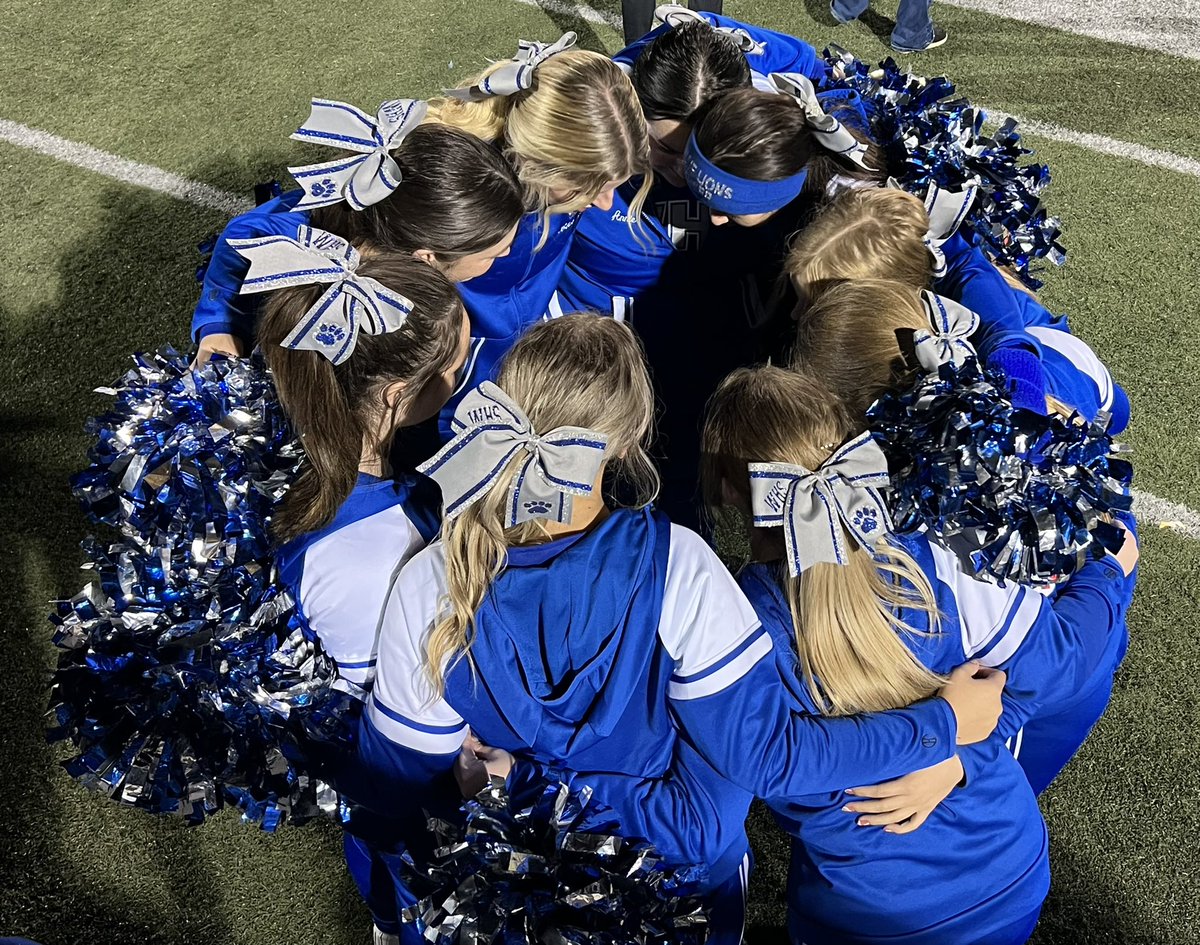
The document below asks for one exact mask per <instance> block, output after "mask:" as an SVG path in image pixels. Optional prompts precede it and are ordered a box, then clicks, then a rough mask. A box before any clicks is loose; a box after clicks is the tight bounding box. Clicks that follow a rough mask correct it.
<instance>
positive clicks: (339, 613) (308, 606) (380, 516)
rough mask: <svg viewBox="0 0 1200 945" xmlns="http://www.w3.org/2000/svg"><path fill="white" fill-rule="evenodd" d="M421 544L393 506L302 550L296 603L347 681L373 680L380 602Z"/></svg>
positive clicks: (362, 682) (400, 509)
mask: <svg viewBox="0 0 1200 945" xmlns="http://www.w3.org/2000/svg"><path fill="white" fill-rule="evenodd" d="M424 544H425V542H424V540H423V539H422V538H421V534H420V532H418V531H417V529H416V527H415V526H414V525H413V524H412V522H411V521H409V518H408V516H407V515H405V513H404V508H403V507H402V506H400V505H394V506H391V507H389V508H386V509H383V510H382V511H380V512H377V513H376V514H374V515H370V516H368V517H367V518H364V519H361V520H359V521H357V522H352V523H351V524H349V525H347V526H346V527H344V528H340V529H338V530H337V531H335V532H333V533H332V534H329V535H327V536H325V537H324V538H322V539H321V540H320V541H317V542H314V543H313V544H312V545H311V546H310V547H309V548H308V549H307V550H306V551H305V553H304V570H303V572H302V574H301V578H300V606H301V607H302V608H303V610H304V613H305V615H306V616H307V618H308V622H309V626H311V627H312V629H313V631H314V632H315V633H316V634H317V636H318V637H319V638H320V640H321V645H322V646H323V647H324V648H325V650H326V652H327V653H329V655H330V656H332V657H333V659H334V661H335V662H336V663H337V665H338V672H339V673H340V674H341V675H342V676H343V677H344V678H345V679H347V680H349V681H350V682H353V683H356V684H357V685H359V686H363V687H367V686H369V685H370V683H371V680H372V678H374V676H375V653H376V642H377V640H378V636H379V625H380V620H381V618H382V615H383V606H384V603H385V602H386V601H387V597H388V593H389V591H390V590H391V587H392V582H393V580H394V579H395V577H396V574H397V573H398V572H399V570H400V568H401V566H402V565H403V564H404V563H405V562H407V561H408V559H409V558H411V557H412V556H413V555H414V554H416V552H417V551H419V550H420V549H421V548H422V546H423V545H424Z"/></svg>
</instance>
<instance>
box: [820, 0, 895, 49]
mask: <svg viewBox="0 0 1200 945" xmlns="http://www.w3.org/2000/svg"><path fill="white" fill-rule="evenodd" d="M804 9H805V12H807V13H808V15H809V16H810V17H812V18H813V19H814V20H816V22H817V23H819V24H821V26H842V25H844V24H842V23H841V22H840V21H839V20H836V19H834V16H833V14H832V13H831V12H830V11H829V0H804ZM858 22H859V23H861V24H862V25H863V26H865V27H866V28H867V29H869V30H870V31H871V32H872V33H874V34H875V36H876V37H878V39H879V41H880V42H882V43H885V44H890V43H891V41H892V30H894V29H895V28H896V21H895V20H893V19H890V18H888V17H886V16H884V15H883V14H881V13H877V12H876V11H875V10H871V9H868V10H867V11H866V12H865V13H863V14H862V16H860V17H859V18H858ZM839 42H842V41H841V40H839ZM842 45H845V43H844V42H842Z"/></svg>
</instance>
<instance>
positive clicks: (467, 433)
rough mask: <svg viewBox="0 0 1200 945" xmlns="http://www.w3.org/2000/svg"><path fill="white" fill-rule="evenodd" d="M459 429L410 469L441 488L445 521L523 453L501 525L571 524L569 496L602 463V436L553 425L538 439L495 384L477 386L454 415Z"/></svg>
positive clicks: (580, 491)
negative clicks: (538, 521)
mask: <svg viewBox="0 0 1200 945" xmlns="http://www.w3.org/2000/svg"><path fill="white" fill-rule="evenodd" d="M454 425H455V428H456V429H458V430H459V432H458V433H457V434H455V436H454V439H452V440H451V441H450V442H449V443H447V444H446V445H445V446H444V447H442V449H441V450H440V451H439V452H438V454H437V455H436V456H434V457H433V458H432V459H430V460H428V461H427V462H425V463H423V464H422V465H421V466H418V467H417V469H418V471H419V472H421V473H424V474H425V475H426V476H428V477H429V478H430V479H433V480H434V481H435V482H436V483H437V484H438V485H439V486H441V489H442V503H443V510H444V514H445V516H446V518H448V519H453V518H454V517H455V516H457V515H460V514H461V513H462V512H464V511H466V510H467V509H468V508H470V507H471V505H472V504H473V503H475V502H476V501H478V500H479V499H480V498H482V497H483V496H484V494H485V493H486V492H487V490H488V489H489V488H491V486H492V485H493V484H494V483H495V482H496V480H497V479H499V478H500V475H501V474H502V473H503V472H504V469H505V467H507V466H508V463H509V461H510V460H511V459H512V458H513V457H514V456H516V455H517V454H518V453H520V452H522V451H524V452H525V454H526V455H525V456H524V459H523V460H522V461H521V463H520V468H519V469H518V470H517V472H516V475H514V476H513V480H512V486H511V487H510V489H509V494H508V503H507V505H506V509H505V513H504V527H505V528H511V527H512V526H513V525H520V524H521V523H522V522H528V521H531V520H533V519H535V518H548V519H553V520H554V521H556V522H569V521H570V520H571V497H572V496H576V495H591V493H592V487H593V485H594V484H595V481H596V476H597V475H599V473H600V467H601V466H602V465H603V463H604V453H605V450H606V449H607V447H608V437H606V436H605V435H604V434H603V433H597V432H595V431H594V430H585V429H582V428H580V427H558V428H557V429H554V430H551V431H550V432H549V433H547V434H545V435H544V436H539V435H538V434H537V433H536V432H535V431H534V429H533V425H532V424H531V423H530V422H529V418H528V417H527V416H525V413H524V412H523V411H522V410H521V408H520V407H518V406H517V405H516V404H515V403H513V401H512V400H511V399H510V398H509V397H508V395H507V394H505V393H504V391H502V390H501V389H500V388H499V387H497V386H496V385H495V384H493V383H491V381H484V382H483V383H482V384H481V385H480V386H479V387H477V388H476V389H475V390H473V391H471V392H470V393H468V394H467V395H466V396H465V397H464V398H463V399H462V401H461V402H460V403H459V405H458V409H457V410H455V412H454Z"/></svg>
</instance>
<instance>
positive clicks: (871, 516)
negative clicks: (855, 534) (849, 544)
mask: <svg viewBox="0 0 1200 945" xmlns="http://www.w3.org/2000/svg"><path fill="white" fill-rule="evenodd" d="M854 527H855V528H857V529H858V530H859V531H860V532H862V533H863V534H864V535H869V534H871V532H873V531H875V529H877V528H878V527H879V513H878V512H876V511H875V510H874V509H859V510H858V511H857V512H855V513H854Z"/></svg>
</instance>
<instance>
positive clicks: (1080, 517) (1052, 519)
mask: <svg viewBox="0 0 1200 945" xmlns="http://www.w3.org/2000/svg"><path fill="white" fill-rule="evenodd" d="M867 418H868V424H869V426H870V428H871V430H872V432H873V433H874V435H875V438H876V439H877V440H878V441H879V443H880V445H881V446H882V447H883V451H884V453H886V454H887V457H888V465H889V467H890V470H891V474H892V491H891V493H890V496H889V498H890V505H891V512H892V516H893V518H894V521H895V527H896V530H897V531H900V532H911V531H916V530H917V529H919V528H921V527H922V526H924V527H926V528H927V529H928V534H929V537H930V538H931V539H932V540H933V541H935V542H937V543H938V544H940V545H942V546H943V547H945V548H947V549H949V550H951V551H953V552H954V553H955V554H956V555H957V557H958V559H959V561H960V562H961V564H962V567H963V569H964V570H965V571H966V572H967V573H968V574H974V575H975V576H976V577H979V578H982V579H984V580H989V581H995V582H998V583H1001V584H1003V583H1004V582H1005V581H1010V580H1011V581H1015V582H1017V583H1019V584H1028V585H1045V584H1050V583H1058V582H1061V581H1064V580H1066V579H1067V578H1068V577H1069V576H1070V575H1071V574H1072V573H1074V572H1075V571H1076V570H1078V569H1079V567H1080V566H1082V564H1083V563H1084V562H1085V561H1086V560H1087V556H1088V555H1089V554H1103V553H1104V550H1105V549H1106V548H1108V549H1112V550H1115V549H1117V548H1119V547H1120V545H1121V535H1120V532H1119V530H1118V529H1117V528H1116V527H1115V526H1113V525H1111V524H1109V523H1108V517H1109V516H1110V515H1112V514H1113V513H1118V512H1128V511H1129V509H1130V508H1131V506H1132V502H1133V500H1132V497H1131V494H1130V482H1131V481H1132V478H1133V471H1132V467H1131V466H1130V464H1129V462H1128V461H1127V460H1125V459H1122V458H1121V456H1120V454H1121V453H1123V452H1125V450H1124V448H1123V447H1121V446H1120V445H1118V444H1116V443H1114V442H1113V440H1112V437H1111V436H1109V434H1108V433H1107V432H1106V427H1107V422H1108V418H1107V417H1106V416H1103V415H1102V416H1101V417H1099V418H1098V419H1097V421H1096V422H1095V423H1092V424H1086V423H1083V422H1080V418H1079V417H1078V415H1072V416H1071V417H1063V416H1061V415H1058V414H1051V415H1048V416H1047V415H1042V414H1038V413H1033V412H1032V411H1027V410H1019V409H1014V408H1013V406H1012V402H1011V401H1010V400H1009V398H1008V395H1007V393H1006V392H1005V385H1004V381H1003V378H1002V377H1001V376H999V375H992V374H990V373H988V372H985V371H983V370H981V369H980V367H979V365H978V363H977V361H976V360H975V359H974V358H970V359H968V360H967V361H966V363H965V364H964V365H963V366H962V367H955V366H954V365H953V364H943V365H942V366H941V368H940V370H939V372H938V373H937V374H925V375H922V376H921V377H919V378H918V379H917V380H916V381H915V382H914V383H913V384H912V385H911V386H909V387H907V388H903V389H899V390H896V391H893V392H889V393H887V394H885V395H884V396H883V397H881V398H880V399H879V400H878V401H877V402H876V403H875V404H874V405H872V407H871V408H870V410H869V411H868V412H867Z"/></svg>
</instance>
